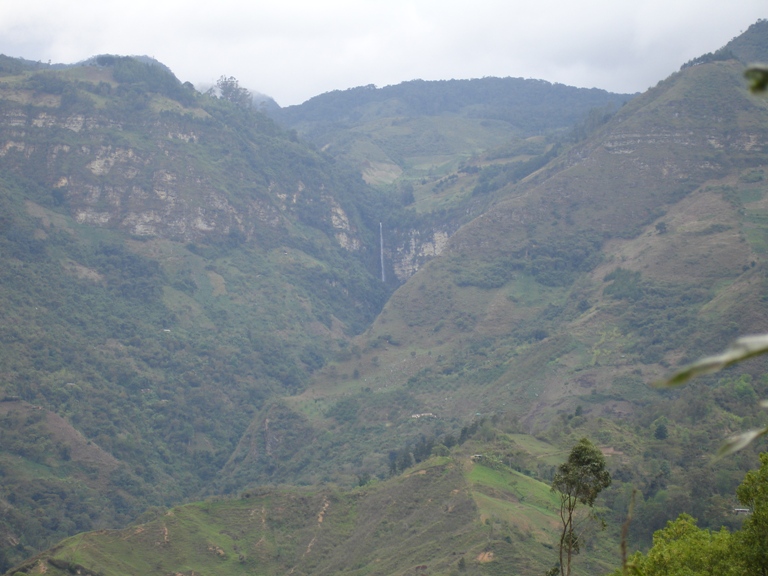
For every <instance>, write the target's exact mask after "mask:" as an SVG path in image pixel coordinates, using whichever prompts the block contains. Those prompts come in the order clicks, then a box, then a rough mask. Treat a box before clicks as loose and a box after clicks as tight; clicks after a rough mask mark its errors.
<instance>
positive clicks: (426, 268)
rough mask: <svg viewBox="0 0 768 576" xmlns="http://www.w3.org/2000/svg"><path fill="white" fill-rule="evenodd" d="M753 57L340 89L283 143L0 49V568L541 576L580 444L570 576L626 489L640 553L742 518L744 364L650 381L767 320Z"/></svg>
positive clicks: (155, 76)
mask: <svg viewBox="0 0 768 576" xmlns="http://www.w3.org/2000/svg"><path fill="white" fill-rule="evenodd" d="M766 52H768V22H765V21H761V22H758V23H757V24H755V25H754V26H753V27H751V28H750V29H749V30H748V31H747V32H746V33H745V34H744V35H743V36H742V37H739V38H736V39H734V40H733V41H732V42H731V43H730V44H729V45H728V46H726V47H725V48H724V49H723V50H720V51H716V52H714V53H713V54H712V55H705V56H703V57H702V58H700V59H697V60H695V61H692V62H690V63H688V64H686V65H684V66H683V67H682V68H681V70H680V71H679V72H678V73H676V74H673V75H672V76H670V77H669V78H667V79H665V80H663V81H661V82H659V84H658V85H657V86H655V87H654V88H652V89H650V90H649V91H648V92H646V93H644V94H642V95H640V96H637V97H634V98H632V99H631V100H628V101H626V103H624V101H625V100H627V99H626V98H625V97H624V96H617V95H610V94H607V93H604V92H600V91H579V90H576V89H570V88H567V87H561V86H558V85H554V86H553V85H550V84H548V83H546V82H535V81H518V80H513V79H504V80H499V79H485V80H482V81H479V80H478V81H451V82H443V83H427V82H412V83H405V84H403V85H399V86H395V87H388V88H384V89H374V88H370V87H369V88H361V89H355V90H351V91H345V92H334V93H329V94H325V95H322V96H319V97H317V98H316V99H313V100H310V101H309V102H308V103H306V104H305V105H302V106H300V107H293V108H290V109H287V110H284V111H281V112H279V114H281V115H282V116H279V120H280V122H285V123H286V125H289V126H290V127H292V128H293V129H294V130H296V132H293V131H291V130H290V129H289V128H288V127H286V128H283V127H281V126H279V125H278V124H277V123H276V122H275V121H273V120H270V119H269V118H267V117H266V116H264V115H262V114H260V113H257V112H255V111H254V110H252V109H250V108H248V107H242V106H238V105H237V104H236V103H234V102H229V101H227V100H225V99H222V98H216V97H213V96H211V95H210V94H209V95H203V94H199V93H197V92H196V91H195V90H194V88H193V87H192V86H191V85H188V84H182V83H180V82H179V81H178V80H177V79H176V78H175V77H174V76H173V75H172V74H171V73H170V71H168V70H167V69H166V68H165V67H163V66H161V65H158V64H156V63H153V62H152V61H149V60H137V59H133V58H120V57H112V56H108V57H97V58H95V59H94V60H92V61H89V62H87V63H85V64H83V65H78V66H72V67H64V68H54V67H47V66H43V65H38V64H33V63H29V62H27V61H21V60H14V59H8V58H0V206H1V208H2V209H1V210H0V214H2V216H0V260H1V264H2V265H1V266H0V279H1V281H0V342H1V343H2V346H1V347H0V399H2V400H3V401H2V402H0V474H1V477H2V478H3V483H2V486H0V546H2V556H0V568H3V569H10V568H11V567H12V566H21V567H22V569H21V571H22V572H26V573H43V572H45V571H48V572H50V573H51V574H56V573H63V571H70V572H72V571H74V572H77V571H78V570H80V571H81V572H82V573H94V574H95V573H104V574H129V573H163V574H167V573H183V574H191V573H193V572H194V573H195V574H198V573H208V572H216V573H227V574H228V573H233V574H236V573H240V572H246V571H248V572H254V571H259V572H260V573H286V572H289V573H290V572H292V571H293V572H295V573H305V574H310V573H312V574H315V573H326V572H330V571H334V572H347V573H355V574H363V573H372V574H373V573H377V574H378V573H381V574H400V573H406V572H408V573H413V572H414V571H417V572H424V571H428V572H430V573H438V574H453V573H460V572H463V571H466V572H469V573H477V574H502V573H504V574H506V573H510V570H511V569H513V568H514V569H515V570H517V572H516V573H520V574H542V573H544V572H545V571H546V570H548V569H550V568H551V567H552V564H553V562H554V559H555V558H556V556H557V554H556V549H555V546H554V545H555V536H554V534H555V531H556V529H557V522H558V519H557V516H556V515H555V512H554V508H553V501H552V494H551V493H550V492H549V491H548V483H549V482H550V481H551V479H552V476H553V473H554V470H555V466H557V465H558V464H559V463H560V462H561V461H562V460H563V459H564V455H565V454H566V453H567V451H568V450H569V448H570V446H572V445H573V444H574V443H575V442H577V441H578V440H579V439H580V438H582V437H588V438H591V439H593V440H594V442H595V443H596V444H597V445H598V446H599V447H600V449H601V450H602V452H603V453H604V454H605V455H606V457H607V458H608V461H609V469H610V471H611V474H612V476H613V478H614V482H613V484H612V486H611V487H610V488H609V489H608V490H606V491H605V493H604V494H603V496H602V497H601V498H602V499H601V500H600V501H599V504H598V508H599V511H600V512H601V514H602V515H603V517H604V518H605V519H606V521H607V522H608V530H607V531H606V532H604V533H599V534H598V533H594V534H590V535H589V539H588V542H589V545H588V546H587V549H586V550H585V553H584V554H583V555H582V556H581V557H579V558H578V559H577V562H578V563H577V569H578V570H580V571H581V572H580V573H583V574H599V573H607V572H610V571H611V570H613V569H614V568H615V567H616V566H617V564H618V557H617V550H616V543H617V541H618V538H619V533H620V527H621V525H622V524H623V523H624V521H625V519H626V516H627V510H628V508H629V505H630V501H631V500H632V498H633V493H634V492H633V491H634V490H635V489H636V490H637V493H636V495H635V496H634V498H635V508H634V509H635V514H634V518H633V521H632V523H631V524H630V526H629V539H630V540H629V542H630V545H631V546H632V547H633V548H635V547H643V546H647V545H649V544H650V539H651V535H652V533H653V531H654V530H657V529H659V528H661V527H663V526H664V523H665V522H666V521H667V520H668V519H671V518H674V517H675V516H676V515H677V514H679V513H681V512H688V513H692V514H693V515H695V516H697V517H698V518H699V520H700V522H701V524H702V525H703V526H707V527H714V528H717V527H719V526H720V525H727V526H729V527H732V528H735V527H738V525H739V518H737V517H735V516H734V515H733V514H732V509H733V507H734V505H735V502H736V501H735V499H734V497H733V492H734V489H735V487H736V486H737V485H738V483H739V482H740V480H741V479H742V478H743V476H744V473H745V471H746V470H749V469H750V468H754V467H755V463H756V451H757V450H759V448H760V446H756V447H752V448H750V449H748V450H746V451H744V452H742V453H740V454H739V455H738V456H736V457H733V458H730V459H728V461H727V462H719V463H717V464H713V463H712V462H711V461H710V459H709V455H710V454H711V453H713V452H714V451H715V450H716V448H717V446H718V444H719V443H720V442H721V441H722V439H723V438H724V437H726V436H727V435H729V434H731V433H733V432H736V431H739V430H746V429H748V428H750V427H755V426H764V425H765V424H766V416H765V413H764V410H760V408H759V406H758V404H757V400H758V399H759V398H764V397H766V395H767V394H768V380H766V378H765V377H764V375H763V373H764V363H761V362H754V363H751V364H748V365H746V364H745V365H743V366H740V367H739V370H732V371H731V372H726V373H724V375H722V377H719V378H716V377H709V378H708V379H704V380H703V381H702V383H701V384H699V385H698V386H696V387H692V388H684V389H682V390H678V391H663V392H662V391H656V390H654V389H651V388H649V387H648V385H647V384H648V382H650V381H653V380H655V379H657V378H658V377H660V376H662V375H664V374H667V373H668V372H669V371H671V370H672V369H673V368H675V367H678V366H681V365H683V364H685V363H686V362H689V361H691V360H693V359H694V358H696V357H698V356H700V355H702V354H705V353H710V352H715V351H719V350H720V349H721V348H722V347H723V345H724V343H726V342H728V341H729V340H731V339H732V338H733V337H735V336H736V335H737V334H739V333H748V332H755V331H761V332H764V331H765V326H766V321H767V320H768V314H767V312H768V309H766V302H765V297H764V294H765V287H766V278H767V277H768V272H767V271H768V268H767V266H768V262H766V253H767V252H768V228H767V227H766V226H767V224H768V220H766V206H765V203H766V197H768V196H767V195H766V193H767V192H768V184H767V182H768V180H767V179H766V174H768V155H767V154H768V101H766V100H765V99H764V98H759V97H755V96H753V95H751V94H749V93H748V91H747V89H746V86H745V82H744V79H743V69H744V62H743V61H742V60H743V59H744V58H747V57H749V58H751V57H752V56H753V55H757V56H759V55H760V54H763V53H766ZM512 88H514V90H513V89H512ZM483 90H485V91H486V92H487V94H486V96H484V97H480V96H479V95H478V91H480V92H482V91H483ZM609 104H614V106H613V107H609V106H608V105H609ZM621 104H623V105H621ZM553 109H558V110H561V112H562V114H557V115H552V114H549V113H548V112H547V110H553ZM590 110H591V111H590ZM521 119H524V120H525V121H523V120H521ZM303 139H306V140H308V141H310V142H312V144H305V143H304V141H303ZM365 180H367V181H368V183H366V182H365ZM380 231H381V232H380ZM380 233H381V234H382V236H380ZM382 244H384V247H383V249H382V248H381V246H382ZM380 250H381V252H383V256H384V263H383V264H384V265H383V271H382V266H381V264H382V263H381V261H380V257H381V252H380ZM382 275H384V276H385V277H386V281H384V282H382ZM277 486H280V487H279V488H278V487H277ZM235 495H241V496H238V497H235ZM205 497H208V500H206V501H204V502H202V503H197V504H187V505H186V506H180V507H178V508H172V509H170V510H169V509H168V508H169V507H171V506H176V505H179V504H181V503H184V502H192V501H195V500H200V499H202V498H205ZM145 510H148V512H147V514H146V515H145V516H143V517H142V518H140V519H139V520H138V521H137V523H135V524H133V525H131V526H130V527H128V528H125V526H126V525H127V524H128V523H129V522H132V521H134V520H135V519H136V518H137V517H139V515H140V514H141V513H142V512H143V511H145ZM454 514H458V515H459V516H458V517H457V516H455V515H454ZM321 518H322V521H321V520H320V519H321ZM117 528H120V529H121V530H119V531H113V529H117ZM85 531H89V532H88V533H87V534H86V535H78V536H72V535H74V534H77V533H82V532H85ZM70 536H71V538H69V539H67V540H64V541H63V542H62V543H61V544H59V545H57V546H54V548H52V549H51V550H50V551H49V552H45V553H42V555H39V556H37V557H36V558H35V559H33V560H30V561H25V560H24V559H25V558H29V557H31V556H33V555H35V554H39V553H40V551H41V550H43V549H45V548H47V547H49V546H52V545H54V543H55V542H58V541H60V540H61V539H62V538H65V537H70ZM460 561H462V564H461V566H460V565H459V562H460ZM424 566H426V567H427V568H423V567H424ZM417 568H418V570H417Z"/></svg>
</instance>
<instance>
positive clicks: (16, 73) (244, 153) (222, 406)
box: [0, 56, 390, 566]
mask: <svg viewBox="0 0 768 576" xmlns="http://www.w3.org/2000/svg"><path fill="white" fill-rule="evenodd" d="M0 73H1V74H2V75H1V76H0V142H2V144H0V205H1V206H2V208H1V209H0V213H1V214H2V216H1V217H0V259H1V260H2V266H0V270H2V271H0V277H2V280H1V281H0V302H2V304H1V305H0V310H2V312H0V341H2V347H1V349H0V375H1V378H0V398H4V402H3V403H2V404H0V407H1V408H2V415H3V424H2V426H1V428H2V431H0V435H1V436H2V438H3V441H2V442H1V443H0V446H2V449H0V466H1V467H2V469H3V471H4V482H3V492H2V498H3V502H4V504H3V507H2V521H1V522H0V533H1V534H2V536H1V537H0V540H1V541H2V543H3V547H4V550H5V551H6V552H7V554H9V555H10V558H16V559H18V558H19V557H20V555H22V554H28V553H29V552H31V551H33V550H35V549H39V548H40V547H41V546H43V545H47V544H51V543H53V542H54V541H55V539H58V538H61V537H63V536H64V535H67V534H71V533H74V532H75V531H81V530H86V529H91V528H101V527H115V526H118V525H120V524H123V523H125V522H126V521H127V520H129V519H130V518H133V517H135V516H136V515H137V514H139V513H140V512H141V511H142V510H143V509H145V508H146V507H147V506H149V505H156V504H167V503H170V502H178V501H179V500H180V499H188V498H190V497H192V496H193V495H196V494H199V492H200V490H201V489H202V488H203V487H204V486H205V485H206V484H207V483H208V482H209V481H210V479H211V478H212V477H213V475H215V473H216V471H217V470H219V468H220V467H221V466H222V465H223V464H224V463H225V462H226V461H227V459H228V458H229V456H230V454H231V452H232V450H233V449H234V447H235V446H236V444H237V442H238V440H239V438H240V436H241V434H242V433H243V432H244V431H245V430H246V428H247V426H248V422H249V420H250V419H251V417H252V415H253V413H254V411H257V410H259V409H260V407H261V406H263V405H264V402H265V401H266V399H267V398H270V397H272V396H275V395H278V396H280V395H283V394H292V393H295V392H297V391H300V390H301V389H303V387H304V386H305V385H306V383H307V382H308V380H309V378H310V374H311V373H312V372H313V371H315V370H317V369H318V368H319V367H321V366H322V365H323V364H324V363H325V362H326V360H327V358H328V357H329V356H330V355H332V354H334V353H335V352H337V351H338V350H339V349H341V348H342V347H343V345H344V344H346V341H347V339H348V338H349V337H350V336H351V335H353V334H355V333H357V332H359V331H361V330H362V329H363V328H364V327H366V326H367V325H368V323H369V322H370V321H371V320H372V319H373V317H374V316H375V314H376V313H377V312H378V310H379V309H380V308H381V306H382V305H383V303H384V301H385V299H386V298H387V296H388V293H389V290H390V289H389V288H388V287H387V286H386V285H384V284H382V283H381V282H380V280H379V279H378V263H377V256H378V251H377V250H376V249H375V248H372V247H375V246H376V240H375V238H376V237H377V232H378V222H376V223H374V222H372V221H370V219H369V218H368V217H367V215H366V212H365V210H366V202H368V203H372V202H374V201H375V202H378V203H379V204H380V205H383V206H387V205H388V204H387V202H386V199H384V200H376V197H377V196H376V193H375V192H373V191H371V190H369V189H368V188H367V186H366V185H365V184H364V183H363V182H362V181H361V180H360V179H359V178H356V177H355V176H354V175H352V174H350V173H348V172H344V171H341V170H339V169H338V168H336V167H335V166H334V165H333V162H332V161H331V160H329V159H328V158H326V157H324V156H323V155H322V154H320V153H318V152H317V151H315V150H313V149H312V148H310V147H308V146H306V145H305V144H302V143H301V142H299V141H297V139H296V138H295V136H294V135H292V134H290V133H288V132H286V131H284V130H282V129H281V128H279V127H278V126H277V125H276V124H275V123H274V122H273V121H271V120H269V119H268V118H267V117H266V116H264V115H262V114H259V113H254V112H252V111H249V110H245V109H242V108H239V107H237V106H235V105H232V104H231V103H229V102H227V101H224V100H222V99H216V98H211V97H207V96H204V95H201V94H199V93H197V92H195V91H194V89H193V88H192V87H191V86H189V85H185V84H182V83H181V82H179V81H178V80H177V79H176V78H175V77H174V76H173V75H172V74H171V73H170V72H169V71H168V70H167V69H166V68H165V67H162V66H158V65H156V64H155V63H152V62H144V61H140V60H137V59H134V58H128V57H115V56H99V57H97V58H96V59H95V60H93V61H90V62H86V63H84V64H83V65H78V66H71V67H67V68H64V69H59V68H46V67H42V68H41V66H39V65H36V64H30V63H27V62H24V61H20V60H14V59H9V58H5V57H3V58H2V59H0ZM41 506H42V510H44V512H43V513H41V514H34V513H33V510H36V509H41V508H40V507H41ZM22 557H23V556H22ZM5 565H6V566H7V564H5Z"/></svg>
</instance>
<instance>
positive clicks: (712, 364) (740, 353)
mask: <svg viewBox="0 0 768 576" xmlns="http://www.w3.org/2000/svg"><path fill="white" fill-rule="evenodd" d="M765 353H768V334H758V335H755V336H743V337H741V338H739V339H738V340H736V342H734V343H733V344H731V346H730V347H729V348H728V349H726V350H725V352H723V353H722V354H717V355H715V356H707V357H705V358H702V359H701V360H699V361H697V362H694V363H693V364H690V365H689V366H686V367H685V368H683V369H682V370H680V371H678V372H675V373H674V374H673V375H672V376H671V377H669V378H668V379H667V380H661V381H658V382H654V383H653V384H652V386H654V387H655V388H674V387H676V386H681V385H683V384H685V383H686V382H687V381H688V380H690V379H691V378H695V377H696V376H701V375H703V374H711V373H713V372H717V371H719V370H722V369H723V368H727V367H728V366H730V365H731V364H734V363H736V362H741V361H742V360H746V359H747V358H752V357H753V356H759V355H761V354H765Z"/></svg>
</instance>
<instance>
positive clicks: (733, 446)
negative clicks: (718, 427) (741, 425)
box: [717, 428, 768, 459]
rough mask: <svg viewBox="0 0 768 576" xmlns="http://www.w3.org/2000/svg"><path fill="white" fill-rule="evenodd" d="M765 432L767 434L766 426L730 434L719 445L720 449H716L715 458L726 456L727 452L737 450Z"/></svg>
mask: <svg viewBox="0 0 768 576" xmlns="http://www.w3.org/2000/svg"><path fill="white" fill-rule="evenodd" d="M765 434H768V428H762V429H756V430H748V431H747V432H742V433H741V434H736V435H735V436H731V437H730V438H728V439H727V440H726V441H725V443H724V444H723V445H722V446H720V449H719V450H718V451H717V458H718V459H719V458H722V457H723V456H728V455H729V454H733V453H734V452H738V451H739V450H741V449H742V448H746V447H747V446H749V445H750V444H751V443H752V442H753V441H754V440H756V439H758V438H760V436H764V435H765Z"/></svg>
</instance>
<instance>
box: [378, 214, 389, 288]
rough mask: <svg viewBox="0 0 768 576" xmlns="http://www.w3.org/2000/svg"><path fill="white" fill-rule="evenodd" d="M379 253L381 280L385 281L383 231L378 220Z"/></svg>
mask: <svg viewBox="0 0 768 576" xmlns="http://www.w3.org/2000/svg"><path fill="white" fill-rule="evenodd" d="M379 254H380V257H381V281H382V282H386V281H387V278H386V276H385V275H384V231H383V230H382V227H381V222H379Z"/></svg>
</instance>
